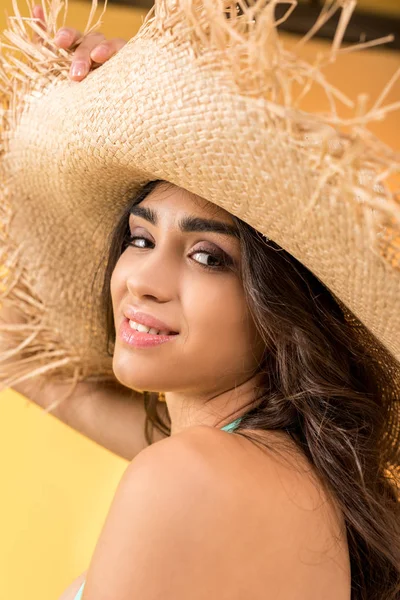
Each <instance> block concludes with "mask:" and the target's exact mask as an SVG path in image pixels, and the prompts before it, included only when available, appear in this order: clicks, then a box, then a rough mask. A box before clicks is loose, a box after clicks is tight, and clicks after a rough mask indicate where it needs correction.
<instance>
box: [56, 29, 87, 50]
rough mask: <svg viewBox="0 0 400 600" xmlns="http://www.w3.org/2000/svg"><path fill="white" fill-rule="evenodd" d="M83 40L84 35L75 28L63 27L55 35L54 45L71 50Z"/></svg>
mask: <svg viewBox="0 0 400 600" xmlns="http://www.w3.org/2000/svg"><path fill="white" fill-rule="evenodd" d="M81 38H82V34H81V32H80V31H78V30H77V29H74V28H73V27H61V29H59V30H58V31H57V33H56V35H55V38H54V43H55V44H57V46H59V47H60V48H69V47H70V46H73V45H74V44H75V43H76V42H77V41H78V40H79V39H81Z"/></svg>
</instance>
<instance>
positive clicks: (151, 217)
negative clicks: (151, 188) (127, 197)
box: [129, 205, 239, 238]
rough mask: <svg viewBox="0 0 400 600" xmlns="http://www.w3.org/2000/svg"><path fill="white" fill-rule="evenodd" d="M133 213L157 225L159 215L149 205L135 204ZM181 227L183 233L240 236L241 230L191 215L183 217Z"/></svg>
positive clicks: (221, 222) (180, 222)
mask: <svg viewBox="0 0 400 600" xmlns="http://www.w3.org/2000/svg"><path fill="white" fill-rule="evenodd" d="M129 212H130V214H131V215H136V216H138V217H142V218H143V219H146V221H149V222H150V223H151V224H152V225H154V226H157V223H158V216H157V213H156V212H155V210H153V209H152V208H149V207H147V206H140V205H138V206H133V207H132V208H131V210H130V211H129ZM178 225H179V228H180V230H181V231H183V233H189V232H192V231H203V232H204V231H212V232H214V233H223V234H225V235H230V236H233V237H236V238H239V231H238V230H237V228H236V227H235V225H231V224H229V223H224V222H223V221H214V220H212V219H201V218H200V217H191V216H190V215H188V216H186V217H183V219H181V220H180V221H179V223H178Z"/></svg>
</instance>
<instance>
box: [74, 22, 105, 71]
mask: <svg viewBox="0 0 400 600" xmlns="http://www.w3.org/2000/svg"><path fill="white" fill-rule="evenodd" d="M105 39H106V37H105V35H104V34H103V33H89V34H88V35H86V36H85V37H84V38H83V40H82V43H81V44H79V46H78V47H77V49H76V50H75V52H74V57H73V61H72V65H71V70H70V77H71V79H74V80H78V81H80V80H81V79H83V77H86V75H87V74H88V72H89V71H90V67H91V66H92V61H91V59H90V53H91V51H92V50H93V49H94V48H95V47H96V46H98V45H99V44H100V43H101V42H103V41H104V40H105Z"/></svg>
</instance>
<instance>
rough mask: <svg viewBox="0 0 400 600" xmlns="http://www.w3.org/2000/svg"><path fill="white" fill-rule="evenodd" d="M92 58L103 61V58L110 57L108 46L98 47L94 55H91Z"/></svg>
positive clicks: (93, 52)
mask: <svg viewBox="0 0 400 600" xmlns="http://www.w3.org/2000/svg"><path fill="white" fill-rule="evenodd" d="M90 56H91V57H92V58H94V60H96V59H97V58H99V59H100V60H102V59H103V58H107V56H108V46H101V45H100V46H97V47H96V48H95V49H94V50H93V51H92V53H91V54H90Z"/></svg>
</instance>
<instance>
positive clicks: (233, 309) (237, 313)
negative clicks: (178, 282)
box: [184, 278, 257, 360]
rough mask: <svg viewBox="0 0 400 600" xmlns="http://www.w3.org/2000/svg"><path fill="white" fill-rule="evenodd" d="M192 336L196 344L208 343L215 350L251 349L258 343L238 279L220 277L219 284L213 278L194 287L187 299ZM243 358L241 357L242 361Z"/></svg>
mask: <svg viewBox="0 0 400 600" xmlns="http://www.w3.org/2000/svg"><path fill="white" fill-rule="evenodd" d="M185 304H186V307H185V308H184V314H185V315H186V317H187V329H188V336H189V339H190V338H191V339H192V341H193V342H194V343H195V344H199V345H203V346H204V344H205V343H206V344H207V345H209V347H210V348H212V350H213V352H214V351H217V350H218V348H219V349H220V351H221V353H222V352H223V353H232V355H235V356H239V354H240V355H241V353H240V352H238V350H239V349H241V348H243V351H244V352H243V354H244V355H245V354H246V353H248V352H249V349H250V348H252V346H253V344H254V343H255V340H256V336H257V331H256V329H255V326H254V323H253V320H252V319H251V317H250V314H249V311H248V308H247V304H246V300H245V297H244V292H243V288H242V286H241V283H240V281H238V280H237V279H234V278H232V279H228V278H226V279H224V280H222V279H221V282H220V285H216V284H215V282H211V281H210V285H209V286H204V285H203V286H201V287H198V288H195V287H194V286H191V288H190V291H189V292H188V296H187V298H186V301H185ZM242 359H243V357H241V360H242Z"/></svg>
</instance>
